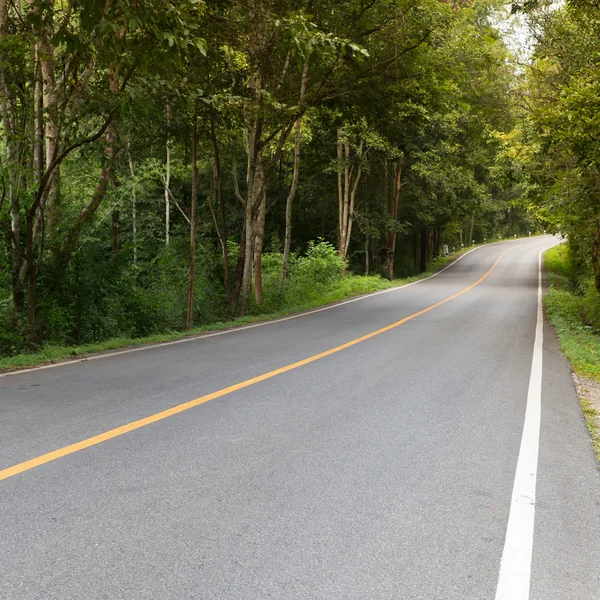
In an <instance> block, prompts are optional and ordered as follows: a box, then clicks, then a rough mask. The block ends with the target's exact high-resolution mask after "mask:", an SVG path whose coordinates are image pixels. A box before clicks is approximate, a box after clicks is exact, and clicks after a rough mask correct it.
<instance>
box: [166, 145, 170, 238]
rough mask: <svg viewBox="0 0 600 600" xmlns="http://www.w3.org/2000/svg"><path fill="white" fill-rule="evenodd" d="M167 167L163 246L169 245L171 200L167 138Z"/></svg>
mask: <svg viewBox="0 0 600 600" xmlns="http://www.w3.org/2000/svg"><path fill="white" fill-rule="evenodd" d="M166 150H167V165H166V173H165V246H168V245H169V237H170V228H171V224H170V216H171V199H170V198H169V189H170V188H169V186H170V184H171V146H170V144H169V140H168V138H167V143H166Z"/></svg>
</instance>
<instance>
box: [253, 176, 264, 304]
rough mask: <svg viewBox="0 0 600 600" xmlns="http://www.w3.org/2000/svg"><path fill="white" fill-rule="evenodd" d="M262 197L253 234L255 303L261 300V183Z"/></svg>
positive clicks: (262, 203)
mask: <svg viewBox="0 0 600 600" xmlns="http://www.w3.org/2000/svg"><path fill="white" fill-rule="evenodd" d="M261 194H262V197H261V199H260V204H259V206H258V214H257V215H256V225H255V236H254V299H255V301H256V304H260V303H261V302H262V297H263V287H262V251H263V241H264V238H265V217H266V212H267V190H266V187H265V185H264V183H263V187H262V192H261Z"/></svg>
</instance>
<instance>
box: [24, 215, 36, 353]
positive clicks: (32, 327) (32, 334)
mask: <svg viewBox="0 0 600 600" xmlns="http://www.w3.org/2000/svg"><path fill="white" fill-rule="evenodd" d="M34 220H35V214H34V213H33V212H31V211H27V225H26V229H27V232H26V241H25V261H26V265H27V346H28V348H29V349H30V350H34V349H35V347H36V342H37V335H36V323H35V313H36V296H35V292H36V283H37V264H36V260H35V257H34V252H35V238H34V232H33V229H34Z"/></svg>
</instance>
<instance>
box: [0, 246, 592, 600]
mask: <svg viewBox="0 0 600 600" xmlns="http://www.w3.org/2000/svg"><path fill="white" fill-rule="evenodd" d="M555 243H557V241H556V240H555V239H554V238H552V237H550V236H544V237H538V238H532V239H531V240H516V241H510V242H504V243H498V244H490V245H488V246H485V247H482V248H479V249H477V250H475V251H472V252H470V253H468V254H467V255H465V256H464V257H462V258H461V259H460V260H459V261H457V262H456V263H454V264H453V265H452V266H451V267H449V268H447V269H446V270H444V271H443V272H441V273H439V274H438V275H436V276H435V277H432V278H430V279H428V280H425V281H422V282H419V283H417V284H413V285H411V286H406V287H403V288H398V289H394V290H389V291H388V290H386V291H385V292H383V293H377V294H374V295H371V296H368V297H364V298H360V299H355V300H351V301H349V302H345V303H342V304H339V305H336V306H333V307H327V308H326V309H321V310H317V311H313V312H312V313H309V314H304V315H300V316H297V317H293V318H288V319H284V320H281V321H277V322H271V323H267V324H264V325H260V326H253V327H249V328H245V329H239V330H234V331H231V332H225V333H222V334H218V335H214V336H207V337H204V338H199V339H196V340H192V341H184V342H181V343H173V344H169V345H163V346H156V347H152V348H148V349H142V350H136V351H127V352H120V353H114V354H113V355H110V356H105V357H101V358H98V359H95V360H89V361H85V362H77V363H69V364H64V365H61V366H56V367H52V368H43V369H35V370H30V371H27V372H22V373H15V374H8V375H5V376H0V506H1V507H2V510H1V511H0V598H2V600H33V599H36V600H37V599H41V600H51V599H52V600H53V599H57V600H83V599H85V600H95V599H111V600H112V599H118V600H138V599H160V600H163V599H164V600H166V599H177V600H179V599H184V598H185V599H192V598H193V599H202V600H238V599H240V600H241V599H248V600H254V599H263V598H265V599H266V598H276V599H282V600H291V599H318V600H338V599H339V600H388V599H389V600H392V599H393V600H399V599H400V600H402V599H406V600H408V599H410V600H412V599H422V600H454V599H456V600H486V599H492V600H571V599H572V600H598V598H600V569H599V568H598V567H599V565H600V472H599V471H598V468H597V464H596V461H595V458H594V456H593V453H592V449H591V444H590V441H589V435H588V433H587V431H586V430H585V426H584V423H583V420H582V417H581V413H580V409H579V406H578V402H577V397H576V394H575V391H574V388H573V383H572V380H571V376H570V370H569V365H568V363H567V362H566V360H565V359H564V357H563V356H562V354H561V353H560V351H559V349H558V344H557V341H556V338H555V334H554V332H553V331H552V329H551V328H550V327H549V326H548V325H547V324H546V323H544V321H543V314H542V310H541V292H542V287H543V275H542V271H541V260H540V256H541V252H543V250H544V249H546V248H548V247H550V246H552V245H554V244H555Z"/></svg>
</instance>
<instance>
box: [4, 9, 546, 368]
mask: <svg viewBox="0 0 600 600" xmlns="http://www.w3.org/2000/svg"><path fill="white" fill-rule="evenodd" d="M506 15H507V6H506V5H505V3H504V2H502V1H501V0H481V1H479V0H478V1H477V2H474V3H471V2H439V1H437V0H373V1H370V2H363V1H360V0H342V1H339V0H336V1H335V2H334V1H324V2H316V3H315V2H304V1H299V2H287V1H284V2H274V1H272V0H249V1H248V2H238V1H230V0H222V1H220V2H203V1H202V0H143V1H140V0H120V1H119V2H115V1H112V0H108V1H106V2H98V1H96V0H61V1H60V2H59V1H57V0H36V1H32V2H25V1H22V0H17V1H10V0H0V359H2V360H5V361H6V360H9V359H12V360H18V361H24V364H26V363H27V362H28V361H29V362H33V361H34V360H35V359H34V358H33V357H30V358H29V359H28V358H22V356H23V354H24V353H33V354H35V353H39V352H42V353H43V354H44V355H45V356H47V357H48V358H50V357H56V356H62V355H63V354H64V353H65V352H66V350H65V349H66V348H79V349H81V348H86V349H89V348H102V347H114V346H116V345H122V344H123V343H127V344H129V343H130V342H131V341H132V340H138V339H140V338H144V339H146V340H147V339H162V338H163V337H165V336H166V337H167V338H170V337H171V336H174V335H181V334H184V333H185V332H186V331H187V332H194V331H199V330H205V329H212V328H214V327H215V326H216V325H215V324H219V323H225V322H230V321H232V320H234V319H236V318H244V319H248V318H250V319H253V318H256V317H259V316H260V318H263V317H264V315H271V314H283V313H285V312H286V311H291V310H298V309H300V308H303V307H306V306H315V305H318V304H320V303H323V302H329V301H335V300H337V299H341V298H344V297H348V296H350V295H354V294H357V293H364V292H368V291H373V290H376V289H381V288H383V287H385V286H388V285H391V284H390V283H389V282H391V281H393V280H395V279H397V278H400V279H406V278H410V277H413V276H419V275H420V274H422V273H424V272H426V271H427V268H428V265H429V264H431V263H432V261H433V260H434V258H437V257H440V256H442V255H443V248H444V245H447V246H448V247H449V250H450V251H451V252H452V249H453V248H455V249H456V250H460V248H462V247H463V246H464V247H467V246H470V245H471V244H472V243H473V241H475V242H477V243H482V242H484V241H485V240H486V239H487V240H488V241H491V240H492V239H494V240H496V239H498V236H501V237H505V236H510V237H513V236H514V235H527V233H528V232H529V231H531V232H534V231H536V230H537V229H538V228H539V225H538V219H537V218H536V215H535V214H534V213H533V212H532V211H530V210H528V208H527V207H526V206H525V205H523V204H520V203H519V202H518V199H519V197H520V195H521V193H522V185H521V183H520V182H519V181H518V178H517V177H515V176H514V173H513V171H512V170H511V169H510V168H508V169H507V168H505V165H506V164H507V161H506V160H505V159H504V154H503V153H504V144H505V139H506V138H507V136H509V135H510V132H511V131H512V130H513V128H514V127H515V126H516V124H517V120H516V117H517V113H516V112H515V103H514V97H513V90H514V83H515V76H516V74H515V73H516V72H515V69H514V68H513V66H512V62H511V61H512V60H513V57H512V56H511V52H510V50H509V49H508V47H507V45H506V43H505V42H504V40H503V37H502V35H501V33H500V32H499V31H498V29H497V24H498V22H499V21H501V20H502V19H504V18H505V17H506ZM499 157H500V158H501V160H500V161H499ZM508 167H510V165H508ZM198 328H200V329H198ZM148 336H150V338H149V337H148ZM115 340H120V341H115ZM58 348H60V350H59V349H58ZM17 356H19V357H20V358H19V359H16V358H15V357H17ZM4 364H7V363H6V362H5V363H4Z"/></svg>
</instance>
